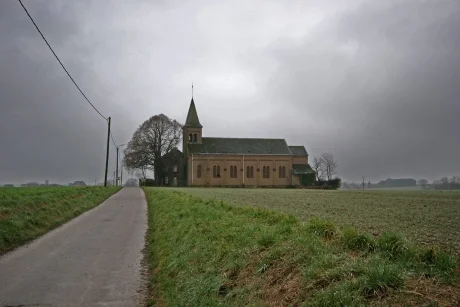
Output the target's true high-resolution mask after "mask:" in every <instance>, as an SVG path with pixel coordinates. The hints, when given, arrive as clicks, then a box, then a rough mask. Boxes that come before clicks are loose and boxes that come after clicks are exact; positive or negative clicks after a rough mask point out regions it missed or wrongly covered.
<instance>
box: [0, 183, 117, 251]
mask: <svg viewBox="0 0 460 307" xmlns="http://www.w3.org/2000/svg"><path fill="white" fill-rule="evenodd" d="M119 189H120V188H117V187H108V188H104V187H85V188H74V187H53V188H47V187H37V188H0V254H2V253H4V252H6V251H8V250H10V249H12V248H14V247H16V246H18V245H21V244H23V243H25V242H27V241H30V240H32V239H35V238H36V237H38V236H40V235H42V234H44V233H46V232H47V231H49V230H51V229H53V228H56V227H57V226H60V225H62V224H63V223H65V222H66V221H68V220H70V219H71V218H73V217H75V216H77V215H80V214H81V213H83V212H85V211H87V210H88V209H91V208H93V207H95V206H96V205H98V204H100V203H101V202H103V201H104V200H105V199H107V198H108V197H109V196H110V195H112V194H114V193H115V192H117V191H118V190H119Z"/></svg>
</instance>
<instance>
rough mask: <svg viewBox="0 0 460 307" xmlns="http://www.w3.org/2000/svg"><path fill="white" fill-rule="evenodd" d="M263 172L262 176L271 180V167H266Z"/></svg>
mask: <svg viewBox="0 0 460 307" xmlns="http://www.w3.org/2000/svg"><path fill="white" fill-rule="evenodd" d="M262 170H263V174H262V176H263V178H270V166H264V167H263V168H262Z"/></svg>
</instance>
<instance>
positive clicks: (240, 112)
mask: <svg viewBox="0 0 460 307" xmlns="http://www.w3.org/2000/svg"><path fill="white" fill-rule="evenodd" d="M23 2H24V4H25V5H26V7H27V8H28V10H29V12H30V14H31V15H32V16H33V17H34V19H35V21H36V22H37V24H38V26H39V27H40V29H41V30H42V32H43V33H44V34H45V36H46V37H47V39H48V41H49V42H50V44H51V45H52V46H53V48H54V49H55V51H56V52H57V54H58V55H59V57H60V58H61V60H62V61H63V62H64V65H65V66H66V67H67V69H68V70H69V71H70V73H71V74H72V75H73V77H74V78H75V79H76V81H77V83H78V84H79V85H80V87H81V88H82V89H83V91H84V92H85V93H86V94H87V96H88V97H89V98H90V100H91V101H92V102H93V103H94V104H95V105H96V107H97V108H98V109H99V110H100V111H101V112H102V113H103V114H104V115H105V116H111V117H112V120H113V134H114V137H115V139H116V140H117V142H118V143H125V142H127V141H129V139H130V137H131V135H132V133H133V132H134V130H135V129H136V128H137V127H138V126H139V125H140V124H141V123H142V122H143V121H144V120H146V119H147V118H148V117H150V116H152V115H155V114H159V113H164V114H166V115H168V116H170V117H172V118H175V119H177V120H179V121H180V122H183V121H184V120H185V117H186V113H187V110H188V105H189V103H190V96H191V82H192V80H193V83H194V85H195V94H194V98H195V103H196V106H197V110H198V115H199V117H200V121H201V123H202V124H203V126H204V128H203V135H204V136H223V137H225V136H227V137H232V136H235V137H276V138H286V140H287V141H288V143H289V144H292V145H305V146H306V148H307V150H308V152H309V153H310V156H311V157H313V156H316V155H319V154H321V152H324V151H328V152H331V153H332V154H334V155H335V157H336V158H337V160H338V163H339V169H338V171H339V175H340V176H341V177H343V178H344V179H345V180H349V181H350V180H356V181H358V180H361V176H362V175H364V176H366V180H367V179H370V180H373V181H375V180H380V179H385V178H387V177H392V178H398V177H413V178H416V179H419V178H427V179H429V180H433V179H436V178H438V177H441V176H443V175H446V176H452V175H460V162H459V161H460V133H459V124H458V123H459V121H458V117H459V115H460V2H459V1H458V0H433V1H429V0H426V1H415V0H407V1H399V0H386V1H371V0H370V1H358V0H351V1H344V0H335V1H310V0H301V1H252V0H243V1H146V0H145V1H115V0H112V1H96V0H93V1H51V0H46V1H38V0H33V1H31V0H24V1H23ZM0 131H1V133H0V148H1V150H0V184H2V183H20V182H24V181H32V180H36V181H41V182H43V181H44V180H45V179H49V180H50V181H53V182H64V183H66V182H71V181H72V182H73V181H74V180H85V181H88V182H94V180H98V181H101V180H102V179H103V172H104V165H105V164H104V163H105V148H106V147H105V146H106V143H105V142H106V123H105V121H104V120H103V119H102V118H100V117H99V115H98V114H97V113H96V112H94V110H93V109H92V108H91V107H90V106H89V105H88V104H87V102H86V101H85V100H84V99H83V97H82V96H81V95H80V93H79V92H78V91H77V90H76V88H75V87H74V85H73V84H72V83H71V81H70V80H69V79H68V78H67V76H66V75H65V72H64V71H63V70H62V68H61V67H60V66H59V64H58V63H57V61H56V60H55V59H54V57H53V55H52V54H51V52H50V51H49V49H48V47H47V46H46V45H45V43H44V42H43V40H42V39H41V37H40V36H39V34H38V32H37V31H36V29H35V28H34V27H33V25H32V23H31V22H30V20H29V19H28V17H27V15H26V14H25V12H24V11H23V9H22V7H21V6H20V4H19V3H18V2H17V1H13V0H3V1H0ZM111 150H112V152H113V147H112V148H111ZM114 158H115V155H114V154H112V155H111V161H110V165H111V172H112V173H113V169H114V165H115V161H114ZM110 177H111V176H110ZM126 178H127V177H126Z"/></svg>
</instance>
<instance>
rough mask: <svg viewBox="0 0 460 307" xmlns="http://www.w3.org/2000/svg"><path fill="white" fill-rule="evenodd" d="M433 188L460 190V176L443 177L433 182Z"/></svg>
mask: <svg viewBox="0 0 460 307" xmlns="http://www.w3.org/2000/svg"><path fill="white" fill-rule="evenodd" d="M427 188H428V187H427ZM432 188H433V189H435V190H460V176H452V177H451V178H447V177H442V178H441V179H440V180H435V181H434V182H433V184H432Z"/></svg>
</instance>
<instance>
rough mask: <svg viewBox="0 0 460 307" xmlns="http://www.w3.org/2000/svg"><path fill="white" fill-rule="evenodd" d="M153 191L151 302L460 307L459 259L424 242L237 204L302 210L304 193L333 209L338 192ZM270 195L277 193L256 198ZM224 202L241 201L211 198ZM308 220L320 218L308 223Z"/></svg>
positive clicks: (149, 249) (149, 257)
mask: <svg viewBox="0 0 460 307" xmlns="http://www.w3.org/2000/svg"><path fill="white" fill-rule="evenodd" d="M145 191H146V196H147V200H148V205H149V230H148V235H147V261H148V264H149V269H150V273H151V274H150V301H149V304H150V305H155V306H217V305H223V306H364V305H377V306H381V305H423V306H438V305H439V306H456V305H457V304H458V303H460V269H459V262H458V256H457V255H455V254H450V253H446V252H443V251H441V250H439V249H429V248H427V247H420V246H416V245H414V244H412V243H411V242H409V241H408V240H406V239H405V238H404V237H403V236H401V235H399V234H397V233H392V232H381V233H380V234H379V235H378V236H373V235H367V234H365V233H363V232H360V231H357V230H356V229H354V228H350V227H346V228H345V227H337V226H336V225H335V224H334V223H331V222H328V221H325V220H321V219H309V220H308V221H306V222H304V221H302V220H300V219H297V218H296V217H295V216H294V215H287V214H283V213H280V212H276V211H270V210H265V209H261V208H255V207H252V206H239V205H235V204H240V202H241V203H245V204H253V203H256V202H257V204H258V206H260V207H270V205H263V200H265V201H266V202H270V203H272V204H273V203H274V202H276V201H279V200H281V199H284V198H283V197H290V198H291V199H290V200H289V199H284V203H289V204H290V207H292V209H291V210H292V212H293V213H295V212H296V211H295V209H294V208H295V203H294V201H293V200H295V199H296V198H295V197H298V199H302V198H303V197H305V195H307V193H312V194H311V197H312V198H316V197H320V196H321V197H322V198H323V203H324V204H327V203H331V204H332V206H335V207H337V204H336V205H334V202H333V201H332V199H334V200H335V201H336V202H337V201H338V199H339V195H340V194H339V193H335V194H334V192H329V193H331V194H329V195H334V196H333V197H334V198H332V199H331V198H330V197H332V196H325V195H323V194H321V193H318V192H316V191H288V190H276V191H275V190H273V191H271V190H265V191H264V190H242V189H240V190H230V189H225V190H223V189H222V190H219V189H217V190H214V189H180V191H178V190H177V189H176V190H173V189H159V188H146V189H145ZM185 192H187V193H191V194H197V195H200V196H193V195H190V194H187V193H185ZM207 193H208V194H207ZM259 193H260V194H259ZM265 193H267V194H271V195H272V197H268V196H267V197H264V198H263V200H260V201H257V198H258V197H262V196H261V195H265ZM304 193H305V194H304ZM238 195H239V196H238ZM300 195H303V196H300ZM313 195H315V197H313ZM203 196H205V197H204V198H203ZM294 196H295V197H294ZM215 197H216V198H218V199H224V198H225V199H228V200H230V201H232V204H229V203H227V201H221V200H212V199H210V198H215ZM238 197H239V198H238ZM251 197H252V198H251ZM273 197H277V198H276V199H272V198H273ZM353 197H354V198H355V200H357V201H360V198H364V199H366V198H372V197H377V198H379V197H381V195H379V194H376V195H372V194H365V193H363V194H362V195H361V194H344V198H345V199H347V198H348V201H350V200H349V199H350V198H352V199H353ZM401 197H402V196H401ZM237 199H240V202H239V201H237ZM352 203H353V202H352ZM279 206H280V205H279ZM318 206H319V205H318V204H317V205H315V206H312V207H313V208H316V211H315V212H328V209H327V208H322V209H321V210H320V209H319V208H317V207H318ZM360 206H361V208H362V206H363V205H362V204H361V205H360ZM370 206H372V205H370ZM373 206H375V205H373ZM422 206H423V205H422ZM299 212H304V211H302V210H301V211H299ZM354 212H359V210H355V211H354ZM329 214H331V213H329ZM387 215H389V213H387ZM308 216H311V213H309V215H306V214H304V215H303V216H302V218H307V217H308ZM332 216H334V215H332ZM350 216H351V215H350ZM342 222H345V220H344V219H343V218H342ZM350 222H352V220H350ZM348 224H351V223H348ZM379 225H381V223H380V224H379ZM438 225H439V224H438Z"/></svg>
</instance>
